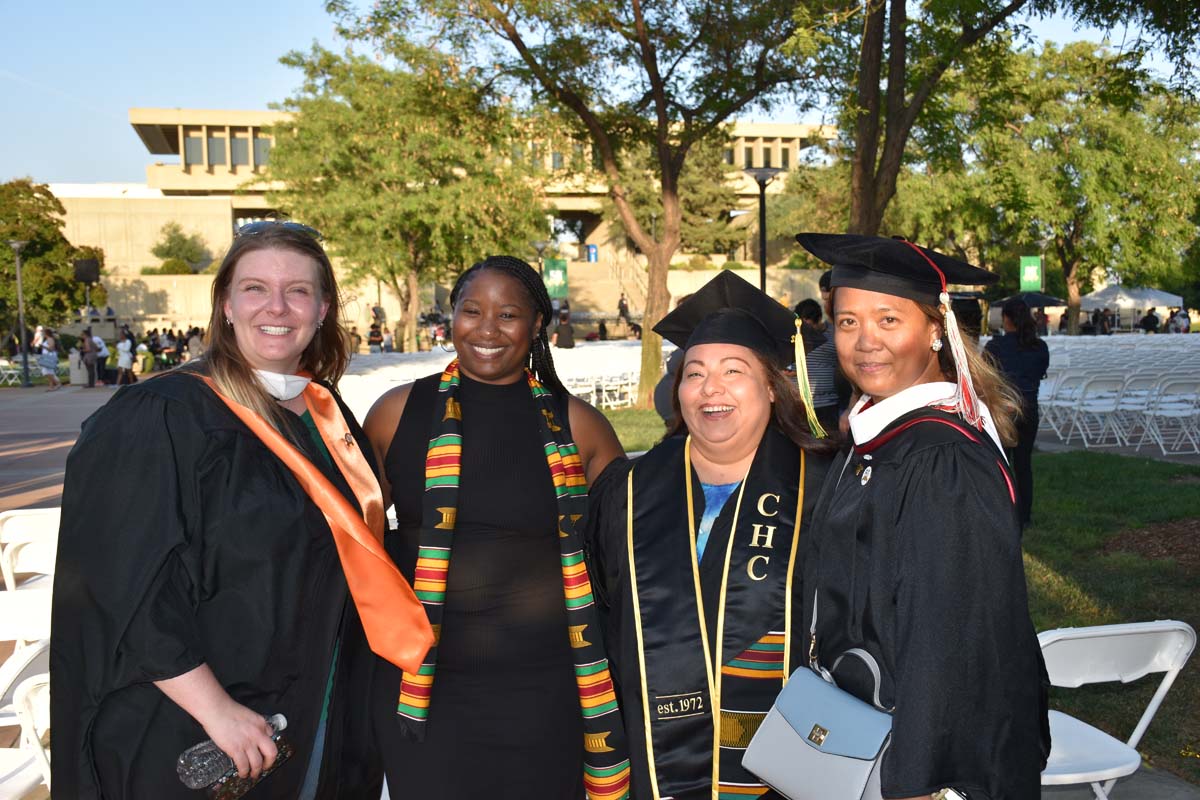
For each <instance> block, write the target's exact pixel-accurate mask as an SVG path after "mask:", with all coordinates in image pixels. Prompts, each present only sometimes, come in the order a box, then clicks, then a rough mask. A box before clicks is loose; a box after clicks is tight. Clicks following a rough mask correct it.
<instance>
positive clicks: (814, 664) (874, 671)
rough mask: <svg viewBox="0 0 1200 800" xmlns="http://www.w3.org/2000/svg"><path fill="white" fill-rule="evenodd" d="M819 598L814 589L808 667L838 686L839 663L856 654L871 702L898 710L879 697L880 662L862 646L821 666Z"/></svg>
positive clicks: (892, 710)
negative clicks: (870, 686)
mask: <svg viewBox="0 0 1200 800" xmlns="http://www.w3.org/2000/svg"><path fill="white" fill-rule="evenodd" d="M839 479H840V476H839ZM817 598H818V593H817V590H816V589H813V614H812V622H811V623H809V626H808V668H809V669H811V670H812V671H813V672H815V673H817V674H818V675H820V676H821V678H822V679H824V680H825V681H826V682H828V683H830V684H832V685H833V686H837V681H836V680H835V679H834V677H833V673H834V672H837V668H838V665H839V664H841V663H842V659H844V658H845V657H846V656H855V657H856V658H858V659H859V660H860V661H862V662H863V663H864V664H866V665H867V669H868V670H870V672H871V677H872V678H873V679H874V681H875V690H874V692H873V693H872V697H871V703H872V704H873V705H874V706H875V707H876V708H877V709H879V710H880V711H882V712H884V713H885V714H891V713H892V712H894V711H895V710H896V707H895V706H892V707H891V708H888V707H887V706H885V705H884V704H883V702H882V701H881V700H880V699H879V686H880V684H881V683H882V682H883V676H882V674H881V673H880V671H879V663H878V662H877V661H876V660H875V656H873V655H871V654H870V653H868V652H867V651H866V650H863V649H862V648H861V647H852V648H850V649H849V650H847V651H846V652H844V653H842V654H841V655H840V656H838V657H837V660H835V661H834V662H833V670H832V671H831V670H827V669H825V668H824V667H823V666H821V662H820V661H819V660H818V659H817ZM838 688H841V687H838Z"/></svg>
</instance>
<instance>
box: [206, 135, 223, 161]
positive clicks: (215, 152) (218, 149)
mask: <svg viewBox="0 0 1200 800" xmlns="http://www.w3.org/2000/svg"><path fill="white" fill-rule="evenodd" d="M208 163H209V166H213V167H223V166H225V137H224V136H210V137H208Z"/></svg>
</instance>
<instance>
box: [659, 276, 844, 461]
mask: <svg viewBox="0 0 1200 800" xmlns="http://www.w3.org/2000/svg"><path fill="white" fill-rule="evenodd" d="M654 332H655V333H657V334H658V335H660V336H662V337H663V338H664V339H666V340H667V341H669V342H671V343H673V344H675V345H676V346H678V347H679V348H681V349H683V350H687V349H688V348H689V347H695V346H696V345H701V344H736V345H741V346H743V347H748V348H750V349H751V350H753V351H755V352H756V353H760V354H762V355H764V356H766V357H767V358H769V359H770V360H771V361H773V362H774V363H775V364H776V365H777V366H780V367H783V366H785V365H788V364H791V363H793V362H795V364H796V377H797V381H798V382H799V385H800V396H801V399H802V400H803V401H804V407H805V410H806V412H807V413H808V418H809V427H810V428H812V431H813V433H814V434H815V435H817V436H818V437H823V436H824V435H825V431H824V430H823V429H822V428H821V425H820V423H818V422H817V419H816V411H815V410H814V409H813V404H812V391H811V389H810V387H809V386H808V372H807V369H806V367H805V359H804V352H805V350H806V349H807V350H812V349H813V348H814V347H815V346H817V345H818V344H820V343H821V342H823V341H824V337H821V342H817V341H815V340H813V339H811V338H809V337H808V336H806V335H805V333H804V332H802V331H801V328H800V321H799V320H798V319H797V318H796V315H795V314H793V313H792V312H791V311H790V310H789V309H787V308H786V307H785V306H783V305H781V304H780V303H778V302H776V301H775V300H773V299H772V298H771V297H769V296H767V295H766V294H764V293H763V292H762V291H760V290H759V289H757V288H756V287H755V286H753V285H752V284H750V283H748V282H747V281H745V280H744V279H742V278H739V277H738V276H737V275H735V274H734V273H733V272H730V271H722V272H721V273H719V274H718V275H717V277H715V278H713V279H712V280H711V281H709V282H708V283H706V284H704V286H702V287H701V288H700V289H698V290H697V291H696V292H694V293H693V294H692V295H691V296H690V297H689V298H688V299H687V300H684V301H683V302H682V303H680V304H679V305H678V306H676V307H675V310H673V311H672V312H671V313H670V314H667V315H666V316H665V317H663V318H662V319H661V320H660V321H659V323H658V324H657V325H655V326H654Z"/></svg>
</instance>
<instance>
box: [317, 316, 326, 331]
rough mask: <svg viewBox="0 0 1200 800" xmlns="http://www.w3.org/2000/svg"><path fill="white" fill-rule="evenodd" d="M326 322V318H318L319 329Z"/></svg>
mask: <svg viewBox="0 0 1200 800" xmlns="http://www.w3.org/2000/svg"><path fill="white" fill-rule="evenodd" d="M324 324H325V320H323V319H319V320H317V330H321V326H322V325H324Z"/></svg>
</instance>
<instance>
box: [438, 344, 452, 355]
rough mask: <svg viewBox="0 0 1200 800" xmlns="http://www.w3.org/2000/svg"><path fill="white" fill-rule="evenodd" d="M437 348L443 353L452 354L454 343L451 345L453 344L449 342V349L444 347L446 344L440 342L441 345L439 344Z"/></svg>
mask: <svg viewBox="0 0 1200 800" xmlns="http://www.w3.org/2000/svg"><path fill="white" fill-rule="evenodd" d="M438 347H440V348H442V350H444V351H445V352H447V353H453V352H454V343H453V342H451V343H450V346H449V347H446V343H445V342H442V343H441V344H439V345H438Z"/></svg>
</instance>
